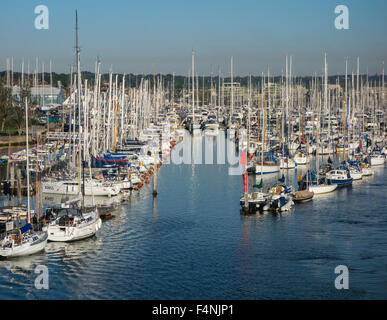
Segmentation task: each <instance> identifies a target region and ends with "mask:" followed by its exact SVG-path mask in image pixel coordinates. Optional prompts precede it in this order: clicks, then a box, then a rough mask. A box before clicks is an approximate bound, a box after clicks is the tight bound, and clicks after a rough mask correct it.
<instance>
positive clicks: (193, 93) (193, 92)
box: [192, 51, 195, 130]
mask: <svg viewBox="0 0 387 320" xmlns="http://www.w3.org/2000/svg"><path fill="white" fill-rule="evenodd" d="M194 123H195V54H194V52H193V51H192V125H193V124H194ZM193 128H194V127H192V130H193Z"/></svg>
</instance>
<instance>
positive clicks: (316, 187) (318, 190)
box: [309, 55, 337, 194]
mask: <svg viewBox="0 0 387 320" xmlns="http://www.w3.org/2000/svg"><path fill="white" fill-rule="evenodd" d="M324 62H325V67H324V70H325V81H324V109H325V110H327V109H328V70H327V61H326V55H325V59H324ZM320 114H321V103H320V99H318V112H317V137H316V145H317V146H319V142H320V141H319V140H320V124H321V119H320ZM319 153H320V148H319V147H317V148H316V179H315V180H314V179H312V181H311V184H310V185H309V191H311V192H313V193H314V194H325V193H330V192H332V191H334V190H336V188H337V184H328V183H326V180H323V179H320V176H319V175H320V173H319V172H320V165H319Z"/></svg>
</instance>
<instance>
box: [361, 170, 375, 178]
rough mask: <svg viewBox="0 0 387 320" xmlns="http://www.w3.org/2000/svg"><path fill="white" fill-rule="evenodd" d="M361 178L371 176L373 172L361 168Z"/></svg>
mask: <svg viewBox="0 0 387 320" xmlns="http://www.w3.org/2000/svg"><path fill="white" fill-rule="evenodd" d="M361 172H362V175H363V177H367V176H372V175H373V174H374V171H373V170H372V169H371V168H363V169H361Z"/></svg>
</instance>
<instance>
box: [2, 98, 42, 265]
mask: <svg viewBox="0 0 387 320" xmlns="http://www.w3.org/2000/svg"><path fill="white" fill-rule="evenodd" d="M25 106H26V108H25V110H26V148H27V149H26V151H27V152H26V156H27V166H26V168H27V219H26V224H25V225H24V226H23V227H21V228H20V229H18V230H17V231H16V232H15V230H14V228H13V226H14V222H13V220H12V219H11V221H9V222H8V224H7V225H6V236H5V237H4V239H3V240H2V241H1V242H0V256H1V257H6V258H11V257H20V256H27V255H31V254H34V253H37V252H40V251H42V250H43V249H44V248H45V246H46V244H47V238H48V235H47V228H43V230H38V231H33V229H32V225H31V217H30V215H31V210H30V192H29V187H30V173H29V170H28V168H29V152H28V104H27V98H26V101H25ZM8 231H10V232H9V233H8Z"/></svg>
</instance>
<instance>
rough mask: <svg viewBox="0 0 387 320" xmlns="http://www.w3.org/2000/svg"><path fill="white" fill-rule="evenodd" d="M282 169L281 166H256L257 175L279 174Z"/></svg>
mask: <svg viewBox="0 0 387 320" xmlns="http://www.w3.org/2000/svg"><path fill="white" fill-rule="evenodd" d="M279 171H280V167H279V166H268V165H263V166H262V165H256V166H255V174H258V175H260V174H261V172H262V174H269V173H275V172H279Z"/></svg>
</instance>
